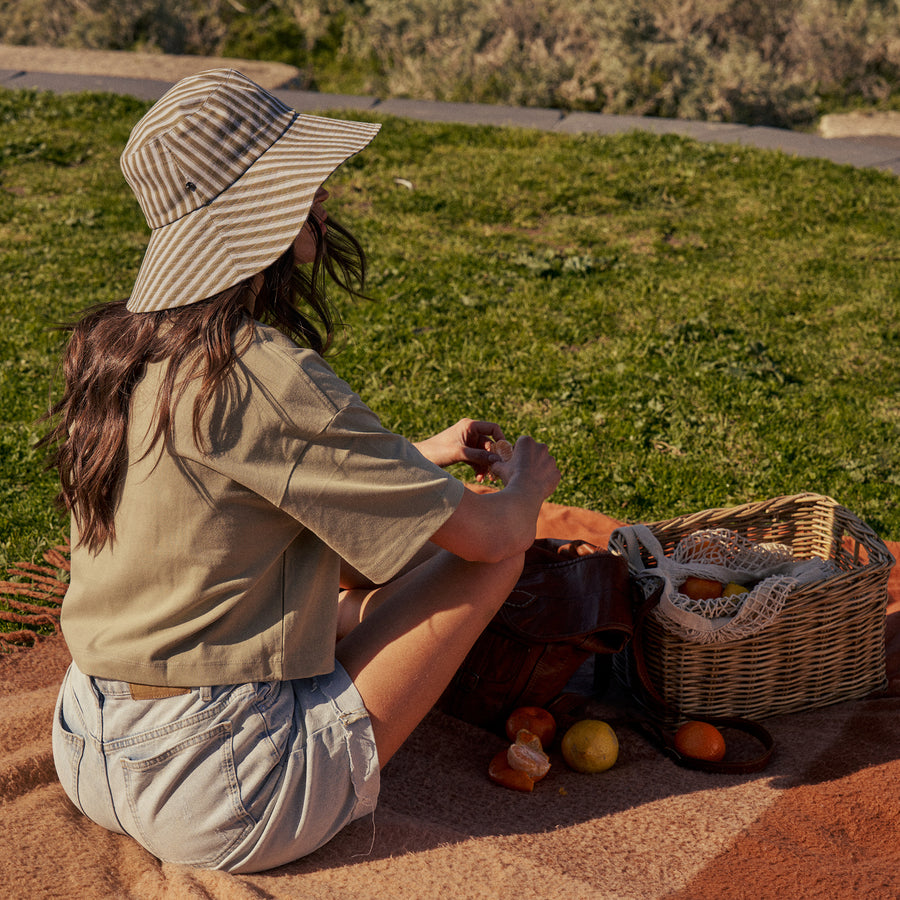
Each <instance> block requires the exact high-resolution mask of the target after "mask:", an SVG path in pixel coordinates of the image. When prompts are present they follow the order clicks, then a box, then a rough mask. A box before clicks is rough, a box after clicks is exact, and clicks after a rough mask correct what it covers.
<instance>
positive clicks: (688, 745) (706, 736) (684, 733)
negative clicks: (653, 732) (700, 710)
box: [675, 721, 725, 762]
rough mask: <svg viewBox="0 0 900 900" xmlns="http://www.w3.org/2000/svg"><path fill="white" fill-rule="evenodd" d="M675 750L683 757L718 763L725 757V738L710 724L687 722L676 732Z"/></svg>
mask: <svg viewBox="0 0 900 900" xmlns="http://www.w3.org/2000/svg"><path fill="white" fill-rule="evenodd" d="M675 749H676V750H677V751H678V752H679V753H680V754H681V755H682V756H690V757H692V758H693V759H705V760H709V761H710V762H718V761H719V760H720V759H722V757H723V756H724V755H725V738H724V737H722V732H721V731H719V729H718V728H716V726H715V725H710V724H709V722H696V721H691V722H685V723H684V725H682V726H681V727H680V728H679V729H678V731H676V732H675Z"/></svg>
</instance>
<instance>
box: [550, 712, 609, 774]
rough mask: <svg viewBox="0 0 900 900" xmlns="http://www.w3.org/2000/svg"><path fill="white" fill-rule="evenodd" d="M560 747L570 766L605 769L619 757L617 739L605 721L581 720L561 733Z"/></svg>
mask: <svg viewBox="0 0 900 900" xmlns="http://www.w3.org/2000/svg"><path fill="white" fill-rule="evenodd" d="M560 749H561V750H562V755H563V759H564V760H565V761H566V764H567V765H568V766H569V768H570V769H574V770H575V771H576V772H605V771H606V770H607V769H608V768H610V767H611V766H612V765H613V764H614V763H615V761H616V760H617V759H618V758H619V739H618V738H617V737H616V733H615V732H614V731H613V730H612V728H610V727H609V725H607V724H606V722H601V721H600V720H599V719H582V720H581V721H580V722H576V723H575V724H574V725H573V726H572V727H571V728H570V729H569V730H568V731H567V732H566V733H565V734H564V735H563V739H562V745H561V747H560Z"/></svg>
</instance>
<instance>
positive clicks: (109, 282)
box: [0, 92, 900, 564]
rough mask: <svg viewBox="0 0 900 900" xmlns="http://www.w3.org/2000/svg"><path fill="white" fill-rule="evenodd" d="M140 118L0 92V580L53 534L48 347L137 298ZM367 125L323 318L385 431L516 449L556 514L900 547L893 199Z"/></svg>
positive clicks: (844, 174)
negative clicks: (445, 433)
mask: <svg viewBox="0 0 900 900" xmlns="http://www.w3.org/2000/svg"><path fill="white" fill-rule="evenodd" d="M145 108H146V106H145V105H144V104H141V103H139V102H137V101H133V100H128V99H123V98H116V97H110V96H105V95H71V96H63V97H54V96H51V95H45V94H36V93H28V92H22V93H17V92H0V305H2V321H3V325H4V327H3V328H2V329H0V398H2V407H0V409H2V425H0V564H5V563H8V562H12V561H15V560H18V559H23V558H24V559H37V558H39V556H40V553H41V551H42V550H43V549H45V548H46V547H47V546H50V545H52V544H53V543H55V542H57V541H58V540H59V539H60V538H61V537H62V536H63V535H64V534H65V531H66V528H65V521H64V519H63V518H62V517H61V516H60V514H59V513H58V512H56V511H55V510H54V508H53V497H54V494H55V490H56V485H55V479H54V476H53V475H52V473H46V472H44V471H43V470H42V462H43V461H42V459H41V458H40V456H39V455H37V454H35V452H34V450H33V448H32V444H33V442H34V440H35V438H36V437H37V436H38V435H39V434H40V433H41V431H42V426H39V425H37V424H36V420H37V419H38V417H39V416H40V415H41V414H42V412H43V411H45V410H46V408H47V404H48V395H49V392H50V391H51V390H56V389H57V388H58V381H57V379H58V373H57V371H56V365H57V359H58V354H59V350H60V336H59V334H57V333H55V332H54V331H53V330H52V325H53V324H54V323H56V322H58V321H60V320H63V319H69V318H71V317H73V316H74V315H76V313H77V311H78V310H80V309H82V308H84V307H85V306H87V305H88V304H90V303H93V302H96V301H99V300H112V299H115V298H119V297H122V296H125V295H126V294H127V293H128V291H129V289H130V284H131V282H132V280H133V278H134V275H135V273H136V270H137V266H138V264H139V261H140V257H141V253H142V249H143V246H144V244H145V242H146V237H147V231H146V226H145V225H144V222H143V219H142V217H141V214H140V211H139V209H138V207H137V204H136V203H135V201H134V200H133V198H132V196H131V194H130V192H129V191H128V188H127V186H126V185H125V183H124V180H123V179H122V177H121V175H120V173H119V170H118V153H119V152H120V150H121V147H122V146H123V145H124V142H125V140H126V139H127V135H128V132H129V130H130V128H131V126H132V125H133V123H134V122H135V121H137V119H138V118H139V117H140V115H141V113H142V111H143V110H144V109H145ZM360 117H362V116H360ZM369 118H375V117H369ZM379 120H380V121H383V122H384V125H385V127H384V128H383V129H382V132H381V134H380V135H379V137H378V138H377V139H376V141H375V142H374V143H373V144H372V146H371V147H370V148H369V149H368V150H367V151H366V152H365V153H364V154H362V155H361V156H360V157H357V158H355V159H353V160H351V161H350V162H349V163H347V164H346V165H345V166H344V167H343V168H342V169H341V171H340V172H339V173H338V175H336V176H335V177H334V178H333V179H332V181H331V182H330V183H329V187H330V188H331V189H332V195H333V199H332V201H331V204H330V206H331V209H332V212H333V214H335V215H337V216H339V217H340V218H342V219H343V220H344V221H345V222H347V223H348V224H349V225H351V226H352V227H353V228H354V230H355V231H357V233H358V234H359V235H360V236H361V238H362V239H363V241H364V243H365V245H366V246H367V248H368V250H369V253H370V261H371V272H372V274H371V282H370V289H371V293H372V295H373V296H374V298H375V300H374V301H373V302H364V301H359V302H355V303H353V304H351V305H345V306H344V307H343V313H344V317H345V320H346V323H347V326H348V327H347V330H346V332H345V333H344V334H343V335H342V336H341V339H340V340H339V352H337V353H336V354H335V355H334V356H333V357H332V359H331V361H332V364H333V365H334V366H335V368H336V369H337V370H338V371H339V372H340V373H341V374H342V375H343V376H344V377H345V378H346V379H347V380H348V381H349V382H350V383H351V384H353V386H354V387H355V388H356V389H357V390H358V391H359V392H360V394H361V395H362V396H363V398H364V399H365V400H366V401H367V402H368V403H369V404H370V405H371V406H372V407H373V408H374V409H375V410H376V411H377V412H378V413H379V414H380V415H381V417H382V419H383V421H384V422H385V423H386V424H387V425H388V426H390V427H392V428H395V429H397V430H399V431H402V432H403V433H405V434H407V435H409V436H410V437H412V438H419V437H423V436H425V435H427V434H429V433H431V432H433V431H436V430H438V429H440V428H442V427H444V426H445V425H447V424H449V423H450V422H451V421H453V420H455V419H456V418H458V417H459V416H463V415H472V416H476V417H484V418H489V419H493V420H495V421H498V422H500V423H501V425H502V426H503V428H504V429H505V430H506V431H507V433H508V434H511V435H513V436H515V435H518V434H520V433H524V432H527V433H530V434H533V435H534V436H535V437H537V438H539V439H541V440H544V441H546V442H547V443H549V444H550V445H551V447H552V449H553V451H554V453H555V455H556V457H557V460H558V461H559V464H560V467H561V469H562V472H563V479H562V483H561V484H560V487H559V489H558V490H557V493H556V494H555V496H554V498H553V499H554V500H555V501H557V502H561V503H570V504H577V505H580V506H585V507H589V508H592V509H596V510H600V511H602V512H606V513H609V514H611V515H613V516H616V517H619V518H622V519H625V520H628V521H637V520H645V521H646V520H652V519H658V518H667V517H670V516H673V515H677V514H680V513H684V512H688V511H693V510H697V509H702V508H706V507H711V506H728V505H732V504H737V503H743V502H746V501H750V500H756V499H762V498H765V497H770V496H775V495H778V494H787V493H795V492H801V491H817V492H821V493H825V494H829V495H831V496H833V497H835V498H836V499H837V500H839V501H840V502H841V503H843V504H844V505H846V506H848V507H849V508H851V509H852V510H853V511H854V512H856V513H857V514H858V515H860V516H861V517H862V518H863V519H865V520H866V521H868V522H869V524H871V525H872V526H873V527H874V528H875V529H876V530H877V531H878V532H879V533H880V534H881V535H882V536H883V537H885V538H888V539H900V505H898V502H897V498H898V495H900V441H898V425H900V399H898V398H900V374H898V366H897V359H898V350H900V312H898V303H897V300H898V283H900V279H898V272H900V265H898V262H900V215H898V213H900V182H898V180H897V179H896V178H895V177H894V176H890V175H887V174H883V173H879V172H876V171H872V170H854V169H850V168H847V167H839V166H835V165H832V164H830V163H826V162H821V161H815V160H812V161H810V160H802V161H801V160H796V159H792V158H790V157H788V156H785V155H782V154H779V153H774V152H767V151H760V150H755V149H751V148H745V147H739V146H722V145H705V144H701V143H696V142H693V141H690V140H686V139H682V138H678V137H674V136H662V137H660V136H651V135H648V134H640V133H634V134H629V135H624V136H615V137H597V136H576V137H572V136H566V135H554V134H544V133H538V132H531V131H523V130H513V129H491V128H471V127H464V126H455V125H454V126H451V125H438V124H423V123H415V122H410V121H406V120H402V119H395V118H387V117H384V118H380V119H379ZM398 179H402V180H405V181H407V182H411V183H412V185H413V189H409V188H408V187H407V186H404V184H402V183H398V181H397V180H398ZM460 474H461V475H464V474H465V473H464V472H460Z"/></svg>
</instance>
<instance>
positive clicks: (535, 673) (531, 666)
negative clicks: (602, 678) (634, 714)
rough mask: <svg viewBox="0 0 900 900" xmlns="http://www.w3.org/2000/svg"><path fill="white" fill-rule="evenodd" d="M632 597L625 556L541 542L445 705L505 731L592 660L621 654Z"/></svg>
mask: <svg viewBox="0 0 900 900" xmlns="http://www.w3.org/2000/svg"><path fill="white" fill-rule="evenodd" d="M630 592H631V579H630V577H629V574H628V565H627V563H626V562H625V560H624V559H622V558H621V557H619V556H614V555H613V554H612V553H609V552H607V551H606V550H599V549H598V548H597V547H595V546H594V545H593V544H589V543H588V542H587V541H581V540H576V541H563V540H557V539H553V538H543V539H539V540H537V541H535V542H534V544H533V545H532V546H531V548H530V549H529V550H528V551H527V552H526V554H525V566H524V569H523V571H522V575H521V577H520V578H519V581H518V583H517V584H516V586H515V588H514V589H513V591H512V593H511V594H510V595H509V597H508V598H507V599H506V602H505V603H504V604H503V606H502V607H501V608H500V611H499V612H498V613H497V614H496V616H495V617H494V618H493V620H492V621H491V622H490V624H489V625H488V627H487V628H486V629H485V631H484V632H483V633H482V635H481V637H480V638H479V639H478V640H477V641H476V642H475V645H474V646H473V647H472V649H471V651H470V652H469V654H468V656H467V657H466V659H465V660H464V661H463V664H462V665H461V666H460V667H459V669H458V670H457V672H456V675H455V676H454V677H453V680H452V681H451V682H450V685H449V686H448V687H447V689H446V691H445V692H444V694H443V696H442V698H441V700H440V701H439V703H438V707H439V708H440V709H441V710H443V711H444V712H446V713H449V714H450V715H452V716H455V717H456V718H459V719H464V720H465V721H467V722H471V723H473V724H475V725H480V726H483V727H486V728H491V729H496V730H498V731H502V728H503V723H504V721H505V719H506V717H507V716H508V715H509V713H510V712H512V710H513V709H515V708H517V707H519V706H543V707H546V706H548V705H550V704H551V703H552V701H553V700H554V699H555V698H556V697H557V696H558V695H559V694H560V693H561V692H562V691H563V690H564V688H565V687H566V685H567V684H568V683H569V681H570V680H571V678H572V676H573V675H574V674H575V673H576V672H577V671H578V669H579V668H580V667H581V665H582V664H583V663H584V662H586V661H587V659H588V658H589V657H590V656H591V655H593V654H604V655H611V654H613V653H618V652H619V651H620V650H622V649H623V648H624V647H625V645H626V644H627V643H628V641H629V640H630V639H631V635H632V629H633V621H632V615H633V614H632V605H631V593H630Z"/></svg>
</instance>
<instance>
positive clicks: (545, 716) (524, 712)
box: [506, 706, 556, 750]
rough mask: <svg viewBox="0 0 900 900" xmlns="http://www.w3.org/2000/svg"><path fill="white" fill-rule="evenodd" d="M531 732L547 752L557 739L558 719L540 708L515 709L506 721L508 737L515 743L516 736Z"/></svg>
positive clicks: (523, 707)
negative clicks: (521, 732) (523, 731)
mask: <svg viewBox="0 0 900 900" xmlns="http://www.w3.org/2000/svg"><path fill="white" fill-rule="evenodd" d="M523 728H524V729H525V730H526V731H530V732H531V733H532V734H536V735H537V736H538V740H539V741H540V742H541V747H543V748H544V749H545V750H546V749H547V747H549V746H550V745H551V744H552V743H553V738H555V737H556V719H554V718H553V715H552V714H551V713H549V712H547V710H546V709H541V707H539V706H520V707H519V708H518V709H514V710H513V711H512V712H511V713H510V714H509V718H508V719H507V720H506V736H507V737H508V738H509V739H510V740H511V741H514V740H515V739H516V735H517V734H518V733H519V732H520V731H521V730H522V729H523Z"/></svg>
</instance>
